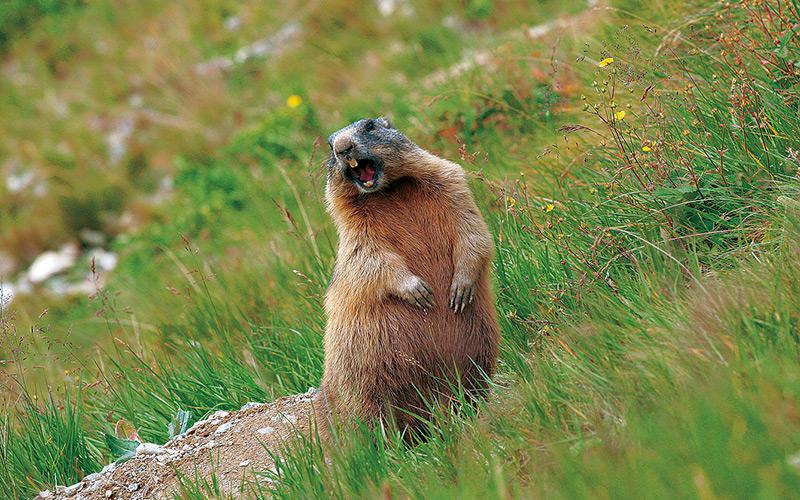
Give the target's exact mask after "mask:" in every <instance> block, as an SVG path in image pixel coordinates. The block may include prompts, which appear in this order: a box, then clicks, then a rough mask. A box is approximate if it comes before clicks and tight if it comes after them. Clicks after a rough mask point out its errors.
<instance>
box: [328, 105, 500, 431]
mask: <svg viewBox="0 0 800 500" xmlns="http://www.w3.org/2000/svg"><path fill="white" fill-rule="evenodd" d="M328 144H329V145H330V147H331V157H330V159H329V160H328V184H327V188H326V201H327V205H328V211H329V212H330V214H331V215H332V217H333V220H334V222H335V224H336V228H337V230H338V232H339V251H338V254H337V257H336V265H335V268H334V272H333V277H332V279H331V283H330V287H329V288H328V293H327V295H326V297H325V311H326V313H327V316H328V324H327V327H326V329H325V373H324V375H323V378H322V392H321V397H322V398H324V399H325V401H326V402H327V405H328V408H329V409H330V410H332V412H333V414H334V415H338V416H339V417H345V418H347V417H352V416H356V417H360V418H362V419H365V420H370V419H372V418H374V417H379V418H381V419H384V420H393V421H394V422H395V423H396V424H398V425H399V426H400V428H401V429H406V428H411V429H410V430H412V431H414V430H419V429H420V425H421V424H422V422H423V421H424V419H426V418H428V417H430V410H429V407H430V404H431V403H434V404H435V403H437V402H438V403H440V404H441V403H443V402H445V401H447V400H448V399H449V396H451V395H452V389H453V387H456V386H458V385H459V383H460V384H461V385H462V386H463V387H464V389H465V390H466V391H467V393H468V394H469V395H470V396H481V395H483V394H484V393H485V392H486V378H487V377H489V376H491V375H492V374H493V372H494V368H495V363H496V360H497V344H498V340H499V333H498V326H497V320H496V318H495V311H494V305H493V299H492V293H491V290H490V287H489V263H490V260H491V254H492V239H491V235H490V234H489V231H488V229H487V227H486V223H485V222H484V221H483V218H482V217H481V215H480V212H479V211H478V207H477V206H476V205H475V200H474V199H473V197H472V193H471V192H470V190H469V187H468V186H467V179H466V176H465V174H464V171H463V170H462V168H461V167H460V166H458V165H456V164H455V163H452V162H450V161H447V160H443V159H441V158H438V157H437V156H434V155H433V154H431V153H429V152H427V151H425V150H423V149H422V148H420V147H419V146H417V145H416V144H414V143H413V142H411V141H410V140H409V139H408V138H406V137H405V136H404V135H403V134H401V133H400V132H398V131H397V130H396V129H394V128H392V126H391V124H390V123H389V122H388V120H386V119H384V118H377V119H368V120H360V121H357V122H355V123H353V124H351V125H349V126H347V127H345V128H343V129H341V130H339V131H338V132H336V133H334V134H333V135H331V136H330V138H329V139H328ZM412 434H413V433H412Z"/></svg>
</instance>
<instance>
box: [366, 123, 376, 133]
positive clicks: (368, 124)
mask: <svg viewBox="0 0 800 500" xmlns="http://www.w3.org/2000/svg"><path fill="white" fill-rule="evenodd" d="M374 128H375V120H367V123H365V124H364V130H366V131H367V132H369V131H370V130H373V129H374Z"/></svg>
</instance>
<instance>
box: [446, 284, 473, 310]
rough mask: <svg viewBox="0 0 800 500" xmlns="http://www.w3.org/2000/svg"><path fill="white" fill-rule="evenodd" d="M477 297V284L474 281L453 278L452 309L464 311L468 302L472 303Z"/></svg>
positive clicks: (451, 287)
mask: <svg viewBox="0 0 800 500" xmlns="http://www.w3.org/2000/svg"><path fill="white" fill-rule="evenodd" d="M474 298H475V284H474V283H473V282H472V281H467V280H460V279H456V280H453V284H452V286H450V309H452V310H453V311H455V312H462V311H463V310H464V308H465V307H467V304H472V300H473V299H474Z"/></svg>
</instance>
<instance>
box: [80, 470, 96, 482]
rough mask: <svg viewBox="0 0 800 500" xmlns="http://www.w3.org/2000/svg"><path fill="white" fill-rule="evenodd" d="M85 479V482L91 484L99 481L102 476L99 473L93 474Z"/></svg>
mask: <svg viewBox="0 0 800 500" xmlns="http://www.w3.org/2000/svg"><path fill="white" fill-rule="evenodd" d="M83 479H84V481H89V482H90V483H93V482H95V481H97V480H98V479H100V474H99V473H97V472H93V473H92V474H89V475H88V476H86V477H85V478H83Z"/></svg>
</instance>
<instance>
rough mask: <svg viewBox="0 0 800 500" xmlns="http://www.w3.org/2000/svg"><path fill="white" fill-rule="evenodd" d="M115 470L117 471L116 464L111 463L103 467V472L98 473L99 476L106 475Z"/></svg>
mask: <svg viewBox="0 0 800 500" xmlns="http://www.w3.org/2000/svg"><path fill="white" fill-rule="evenodd" d="M116 469H117V464H115V463H113V462H112V463H110V464H108V465H106V466H105V467H103V470H101V471H100V474H101V475H102V474H108V473H110V472H114V471H115V470H116Z"/></svg>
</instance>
